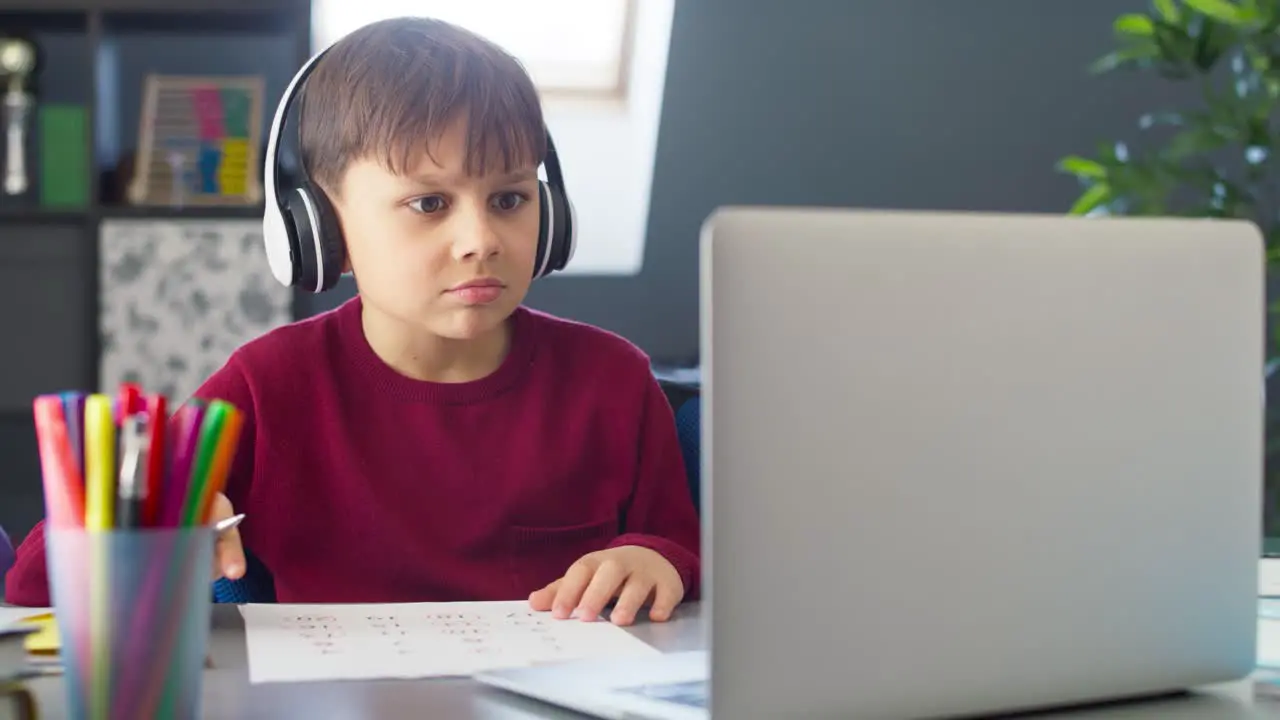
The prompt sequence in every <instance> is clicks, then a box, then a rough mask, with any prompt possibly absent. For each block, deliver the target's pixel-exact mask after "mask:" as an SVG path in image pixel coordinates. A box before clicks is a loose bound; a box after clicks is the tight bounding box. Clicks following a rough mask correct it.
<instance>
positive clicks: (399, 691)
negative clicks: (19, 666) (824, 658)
mask: <svg viewBox="0 0 1280 720" xmlns="http://www.w3.org/2000/svg"><path fill="white" fill-rule="evenodd" d="M1276 622H1278V623H1280V621H1276ZM631 631H632V632H634V633H635V634H636V635H637V636H639V637H640V638H641V639H643V640H645V641H646V642H649V643H651V644H653V645H654V646H655V647H658V648H659V649H662V650H664V651H674V650H689V649H697V648H701V647H703V629H702V618H701V608H700V607H699V606H698V605H697V604H696V603H695V604H691V605H688V606H686V607H684V608H682V609H681V610H680V611H678V613H677V615H676V617H675V618H673V619H672V620H671V621H670V622H668V623H665V624H641V625H637V626H635V627H634V628H632V630H631ZM210 644H211V648H210V654H211V656H212V660H213V664H214V666H215V668H214V669H211V670H209V671H207V673H206V675H205V686H204V703H205V706H204V710H205V714H204V717H206V718H226V719H227V720H256V719H258V718H261V719H262V720H288V719H289V718H306V719H307V720H328V719H332V720H348V719H349V720H357V719H360V720H363V719H365V718H387V719H393V718H448V719H449V720H539V719H543V720H545V719H547V718H566V719H567V718H580V717H581V716H579V715H575V714H572V713H569V712H566V711H560V710H557V709H555V708H550V707H547V706H545V705H542V704H540V703H535V702H533V701H530V700H526V699H524V698H520V697H516V696H513V695H509V694H507V693H503V692H501V691H498V690H494V689H490V688H485V687H482V686H480V685H478V684H477V683H474V682H471V681H469V680H434V679H433V680H416V681H406V680H387V681H372V682H336V683H299V684H265V685H251V684H250V683H249V670H248V656H247V654H246V651H245V642H244V623H243V621H242V620H241V617H240V613H239V612H237V610H236V608H235V607H233V606H227V605H220V606H216V607H215V609H214V624H213V633H212V636H211V639H210ZM31 687H32V689H33V690H34V691H35V694H36V696H37V699H38V700H39V702H40V706H41V712H42V720H55V719H58V718H63V717H65V705H64V701H63V695H62V680H61V678H56V677H50V678H42V679H38V680H34V681H32V682H31ZM1035 717H1036V718H1037V719H1039V718H1073V719H1080V718H1087V719H1091V720H1092V719H1097V720H1102V719H1103V718H1106V719H1109V720H1126V719H1129V718H1153V719H1154V718H1159V719H1160V720H1181V719H1183V718H1186V719H1188V720H1190V719H1191V718H1196V720H1206V719H1207V720H1228V719H1230V720H1237V719H1243V718H1275V717H1280V700H1268V699H1259V700H1255V699H1254V698H1253V689H1252V685H1251V684H1250V683H1248V682H1238V683H1231V684H1228V685H1222V686H1214V687H1210V688H1206V689H1204V690H1202V691H1199V692H1197V693H1194V694H1190V695H1186V696H1180V697H1175V698H1167V699H1161V700H1153V701H1144V702H1134V703H1124V704H1116V705H1110V706H1101V707H1092V708H1086V709H1081V710H1076V711H1072V712H1060V713H1051V714H1041V715H1036V716H1035Z"/></svg>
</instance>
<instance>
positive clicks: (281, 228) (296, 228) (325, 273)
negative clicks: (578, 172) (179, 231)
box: [262, 48, 578, 293]
mask: <svg viewBox="0 0 1280 720" xmlns="http://www.w3.org/2000/svg"><path fill="white" fill-rule="evenodd" d="M326 52H328V48H326V49H325V50H321V51H320V52H319V53H317V54H316V55H315V56H313V57H312V58H311V59H310V60H308V61H307V62H306V64H305V65H303V66H302V69H300V70H299V71H298V74H297V75H295V76H294V77H293V80H292V81H291V82H290V83H289V87H288V88H286V89H285V91H284V96H283V97H282V98H281V99H280V104H279V106H277V107H276V115H275V119H274V120H272V121H271V134H270V135H269V136H268V137H267V156H266V162H265V168H264V173H263V175H264V177H263V186H264V194H265V195H266V207H265V208H264V210H263V215H262V240H263V243H264V244H265V245H266V251H267V264H268V265H270V267H271V274H272V275H274V276H275V278H276V280H278V281H279V282H280V283H281V284H283V285H285V286H297V287H300V288H303V289H305V290H308V291H310V292H316V293H319V292H324V291H325V290H328V289H330V288H332V287H333V286H334V285H335V284H337V282H338V278H339V277H340V276H341V274H342V264H343V259H344V254H345V252H346V250H345V247H346V246H345V243H344V242H343V239H342V227H341V225H339V224H338V216H337V214H336V213H335V212H334V210H333V205H332V204H331V203H330V202H329V199H328V198H327V197H326V196H325V194H324V191H323V190H321V189H320V187H319V186H317V185H315V184H314V183H313V182H311V178H310V177H309V176H308V175H307V171H306V168H305V167H303V168H301V171H300V174H301V176H302V177H301V182H300V183H299V186H298V187H296V188H281V187H280V186H279V184H278V183H279V179H278V178H279V167H280V137H281V135H282V134H283V131H284V121H285V116H286V114H287V113H288V111H289V107H290V106H291V105H292V104H293V100H294V98H295V97H296V96H297V95H298V93H299V91H300V89H301V87H302V83H303V81H304V80H305V79H306V78H307V76H308V75H310V74H311V70H312V69H313V68H314V67H315V65H316V62H317V61H318V60H319V59H320V58H321V57H323V56H324V54H325V53H326ZM542 164H543V167H544V168H545V170H546V173H547V179H546V180H545V181H540V182H539V183H538V189H539V192H538V199H539V214H540V215H541V223H540V225H539V229H538V251H537V255H536V257H537V263H536V264H535V265H534V268H533V277H534V278H539V277H545V276H547V275H550V274H551V273H553V272H556V271H557V270H563V269H564V268H565V266H566V265H568V264H569V261H570V260H572V259H573V251H574V249H575V246H576V245H577V235H578V232H577V230H578V223H577V216H576V214H575V213H574V209H573V202H572V201H570V200H569V195H568V193H566V192H565V188H564V177H563V176H562V175H561V173H560V161H559V158H558V157H557V155H556V149H555V145H554V144H553V143H552V141H551V134H550V133H547V157H546V159H545V160H544V161H543V163H542Z"/></svg>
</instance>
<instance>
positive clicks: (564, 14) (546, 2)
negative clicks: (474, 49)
mask: <svg viewBox="0 0 1280 720" xmlns="http://www.w3.org/2000/svg"><path fill="white" fill-rule="evenodd" d="M635 2H636V0H537V2H529V1H528V0H523V1H522V0H465V2H460V1H459V0H317V2H315V3H314V5H313V6H312V7H313V8H314V9H313V23H314V25H315V45H316V47H317V48H322V47H327V46H328V45H330V44H332V43H333V42H334V41H335V40H337V39H338V38H340V37H342V36H343V35H345V34H347V33H348V32H350V31H352V30H354V29H356V28H358V27H360V26H362V25H365V24H368V23H371V22H375V21H377V20H381V19H384V18H388V17H396V16H399V15H419V16H427V17H435V18H439V19H441V20H444V21H446V22H451V23H454V24H456V25H460V26H462V27H465V28H467V29H469V30H471V31H473V32H476V33H478V34H480V35H483V36H484V37H486V38H488V39H489V40H492V41H493V42H495V43H497V44H499V45H501V46H502V47H503V48H505V49H506V50H507V51H508V52H510V53H511V54H512V55H515V56H516V57H517V58H519V59H520V61H521V62H522V63H524V65H525V68H526V69H527V70H528V71H529V75H530V76H531V77H533V79H534V82H535V83H537V85H538V88H539V90H540V91H541V92H542V93H543V95H544V96H548V97H551V96H555V95H579V96H581V95H588V96H600V97H609V96H612V97H619V98H620V97H622V96H623V95H624V94H625V92H626V89H627V82H626V79H627V76H628V72H629V64H630V54H631V46H632V33H633V25H634V22H633V19H634V18H633V14H634V10H635V8H634V3H635Z"/></svg>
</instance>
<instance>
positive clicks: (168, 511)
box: [158, 399, 205, 527]
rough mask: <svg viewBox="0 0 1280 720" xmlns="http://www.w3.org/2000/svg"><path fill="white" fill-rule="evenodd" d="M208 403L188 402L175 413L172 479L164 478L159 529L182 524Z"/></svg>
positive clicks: (171, 466) (196, 400)
mask: <svg viewBox="0 0 1280 720" xmlns="http://www.w3.org/2000/svg"><path fill="white" fill-rule="evenodd" d="M204 408H205V403H204V401H202V400H198V399H192V400H188V401H187V402H186V403H184V404H183V405H182V407H180V408H178V412H176V413H174V419H175V420H176V422H177V427H176V428H175V432H174V434H173V446H172V447H173V462H172V463H171V464H170V465H169V476H168V477H167V478H165V483H164V490H163V492H162V493H161V496H162V503H163V505H162V509H161V511H160V522H159V523H158V525H159V526H160V527H177V526H178V525H180V524H182V508H183V506H184V505H185V504H186V501H187V489H188V488H189V487H190V485H191V465H192V463H193V462H195V457H196V449H197V448H198V446H199V442H200V423H201V422H202V421H203V420H204Z"/></svg>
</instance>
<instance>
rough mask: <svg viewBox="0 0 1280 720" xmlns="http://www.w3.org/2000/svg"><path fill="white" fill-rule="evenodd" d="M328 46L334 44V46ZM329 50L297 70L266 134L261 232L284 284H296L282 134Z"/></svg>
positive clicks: (273, 267) (274, 272) (270, 260)
mask: <svg viewBox="0 0 1280 720" xmlns="http://www.w3.org/2000/svg"><path fill="white" fill-rule="evenodd" d="M329 47H332V45H331V46H329ZM327 52H329V48H328V47H326V48H324V49H323V50H321V51H320V52H318V53H316V54H315V55H312V56H311V58H310V59H309V60H307V62H305V63H304V64H303V65H302V67H301V68H299V69H298V72H297V74H295V75H294V76H293V80H290V81H289V86H288V87H287V88H285V91H284V95H283V96H282V97H281V98H280V104H279V105H277V106H276V115H275V117H274V118H272V120H271V134H270V135H268V136H267V157H266V163H265V165H266V167H265V168H264V169H263V182H262V184H263V194H264V195H265V196H266V197H265V200H264V204H265V207H264V208H263V214H262V232H263V235H264V239H265V240H266V244H267V264H268V265H270V266H271V274H272V275H275V277H276V279H277V280H279V281H280V282H282V283H284V284H285V285H291V284H293V281H294V275H295V273H294V269H293V261H292V260H291V259H290V256H289V254H288V250H289V242H288V236H289V231H288V229H286V228H285V224H284V214H285V212H286V211H287V208H286V207H285V204H284V202H283V198H284V196H285V193H284V192H283V191H282V190H281V188H280V176H279V165H280V158H279V155H278V153H279V152H280V137H281V136H282V135H283V134H284V123H285V117H286V116H287V115H288V112H289V108H290V107H291V106H292V105H293V98H294V96H296V95H297V94H298V91H299V90H300V89H301V88H302V83H303V81H304V80H306V79H307V76H308V75H310V74H311V71H312V70H314V69H315V66H316V63H317V62H318V61H319V60H320V58H322V57H324V55H325V53H327ZM299 167H301V163H299ZM302 172H303V173H304V174H305V173H306V169H305V168H302ZM273 241H274V242H273ZM273 249H274V252H273Z"/></svg>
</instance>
